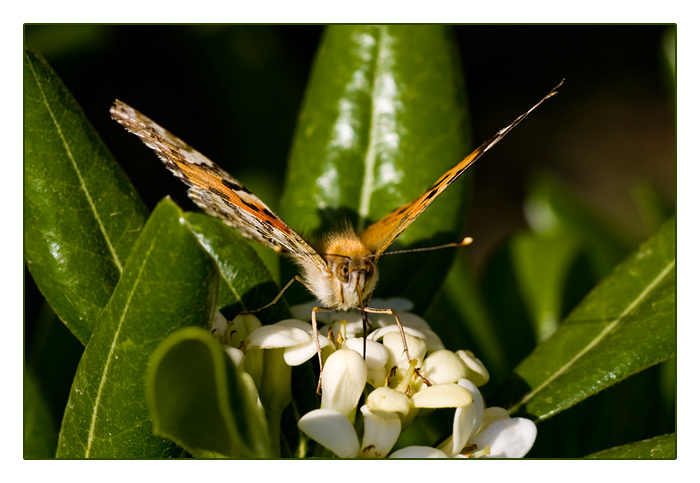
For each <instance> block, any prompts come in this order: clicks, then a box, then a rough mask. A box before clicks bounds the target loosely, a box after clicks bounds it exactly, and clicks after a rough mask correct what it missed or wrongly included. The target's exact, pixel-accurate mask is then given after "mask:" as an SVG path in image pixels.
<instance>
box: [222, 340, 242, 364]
mask: <svg viewBox="0 0 700 483" xmlns="http://www.w3.org/2000/svg"><path fill="white" fill-rule="evenodd" d="M224 350H225V351H226V353H227V354H228V355H229V357H230V358H231V360H232V361H233V365H234V366H236V367H238V366H240V365H241V363H242V362H243V357H245V354H243V351H242V350H240V349H236V348H235V347H229V346H227V345H225V346H224Z"/></svg>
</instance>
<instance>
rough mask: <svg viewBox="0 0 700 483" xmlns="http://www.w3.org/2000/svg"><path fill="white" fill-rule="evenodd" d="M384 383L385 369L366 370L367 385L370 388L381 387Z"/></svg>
mask: <svg viewBox="0 0 700 483" xmlns="http://www.w3.org/2000/svg"><path fill="white" fill-rule="evenodd" d="M385 381H386V369H385V368H384V367H377V368H376V369H369V368H368V369H367V384H369V385H370V386H372V387H382V386H383V385H384V382H385Z"/></svg>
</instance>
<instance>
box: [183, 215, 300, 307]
mask: <svg viewBox="0 0 700 483" xmlns="http://www.w3.org/2000/svg"><path fill="white" fill-rule="evenodd" d="M185 220H186V221H187V226H188V227H189V228H190V229H191V230H192V232H193V233H194V234H195V236H196V237H197V239H198V240H199V242H200V244H201V245H202V247H204V249H205V250H206V251H207V252H208V253H209V255H211V256H212V258H213V259H214V260H215V261H216V263H217V265H218V266H219V272H220V274H221V283H220V284H219V297H218V301H217V308H218V309H228V310H223V313H224V315H227V316H228V318H230V319H232V318H233V317H234V316H235V315H236V313H238V312H242V311H247V310H255V309H258V308H260V307H262V306H264V305H266V304H268V303H270V302H271V301H272V300H273V299H274V298H275V296H277V294H278V293H279V288H278V287H277V284H276V283H275V282H274V281H273V279H272V277H271V275H270V273H269V272H268V270H267V268H266V267H265V264H264V263H263V262H262V260H260V258H259V257H258V255H257V254H256V252H255V250H254V249H253V248H252V247H251V246H250V243H249V242H248V241H246V240H245V239H244V238H243V237H242V236H241V235H239V234H238V232H237V231H236V230H235V229H234V228H232V227H230V226H228V225H226V224H225V223H223V222H222V221H221V220H219V219H217V218H214V217H212V216H208V215H203V214H199V213H186V214H185ZM289 316H290V315H289V308H288V307H287V304H286V302H285V301H284V299H282V300H280V302H279V303H278V304H277V306H275V308H274V309H271V311H270V313H269V318H271V319H273V320H275V321H279V320H281V319H283V318H288V317H289Z"/></svg>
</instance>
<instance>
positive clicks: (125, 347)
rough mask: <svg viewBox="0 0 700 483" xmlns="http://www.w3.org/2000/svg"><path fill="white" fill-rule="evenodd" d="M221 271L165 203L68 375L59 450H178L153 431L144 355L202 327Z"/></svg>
mask: <svg viewBox="0 0 700 483" xmlns="http://www.w3.org/2000/svg"><path fill="white" fill-rule="evenodd" d="M217 282H218V271H217V269H216V265H215V264H214V262H213V260H212V259H211V257H209V255H208V254H207V253H206V252H205V251H204V250H203V249H202V248H201V246H200V245H199V243H198V242H197V239H196V238H195V237H194V235H193V234H192V232H191V231H190V230H189V228H188V227H187V226H186V224H185V223H184V219H183V214H182V212H181V211H180V210H179V209H178V208H177V207H176V206H175V205H174V204H173V203H172V202H171V201H169V200H168V199H165V200H164V201H162V202H161V203H160V204H159V205H158V206H157V207H156V209H155V210H154V212H153V214H152V215H151V217H150V218H149V220H148V223H147V224H146V226H145V227H144V229H143V231H142V233H141V236H140V237H139V239H138V241H137V242H136V245H135V246H134V250H133V251H132V253H131V255H130V257H129V259H128V262H127V264H126V267H125V269H124V273H123V274H122V277H121V279H120V280H119V284H118V285H117V287H116V289H115V290H114V295H113V296H112V298H111V299H110V301H109V304H108V305H107V307H105V310H104V313H103V314H102V317H101V321H100V324H99V326H98V328H97V329H96V330H95V332H94V334H93V337H92V338H91V339H90V342H89V343H88V345H87V347H86V348H85V353H84V354H83V357H82V359H81V361H80V365H79V366H78V370H77V373H76V376H75V380H74V381H73V387H72V390H71V394H70V398H69V400H68V407H67V409H66V412H65V416H64V418H63V426H62V427H61V433H60V436H59V444H58V451H57V456H58V457H63V458H85V457H93V458H158V457H168V456H173V455H175V454H177V453H178V452H179V450H178V448H177V447H176V446H175V445H174V444H173V443H171V442H169V441H166V440H164V439H162V438H159V437H156V436H153V434H152V432H151V421H150V418H149V413H148V408H147V403H146V395H145V387H146V386H145V373H146V368H147V366H148V362H149V357H150V355H151V353H152V352H153V350H154V349H155V348H156V347H157V346H158V344H159V343H160V342H161V341H162V340H163V339H165V338H166V337H167V336H168V334H170V333H171V332H173V331H175V330H176V329H178V328H182V327H188V326H202V327H203V326H207V325H208V324H209V323H210V321H211V319H212V317H213V314H214V310H215V303H216V294H217V291H218V285H217Z"/></svg>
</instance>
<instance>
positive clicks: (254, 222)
mask: <svg viewBox="0 0 700 483" xmlns="http://www.w3.org/2000/svg"><path fill="white" fill-rule="evenodd" d="M110 113H111V114H112V118H113V119H114V120H116V121H118V122H119V123H120V124H121V125H122V126H124V127H125V128H126V129H127V130H128V131H130V132H132V133H134V134H136V135H137V136H138V137H139V138H141V141H143V142H144V144H146V145H147V146H148V147H149V148H151V149H152V150H153V151H155V152H156V154H157V155H158V157H159V158H160V159H161V161H162V162H163V164H164V165H165V167H166V168H168V169H169V170H170V171H172V172H173V174H175V175H176V176H177V177H178V178H180V179H181V180H182V181H184V182H185V183H186V184H187V185H188V186H189V187H190V188H189V190H188V194H189V196H190V198H192V200H193V201H194V202H195V203H197V204H198V205H199V206H200V207H201V208H203V209H204V210H205V211H206V212H207V213H209V214H211V215H214V216H218V217H220V218H222V219H223V220H224V221H225V222H226V223H228V224H229V225H232V226H233V227H234V228H236V229H237V230H238V231H239V232H240V233H241V234H242V235H243V236H246V237H248V238H252V239H254V240H256V241H257V242H259V243H261V244H262V245H265V246H268V247H270V248H272V249H274V250H276V251H278V252H287V253H289V254H290V255H292V256H293V257H295V258H297V259H299V260H301V261H304V262H305V265H307V266H308V265H309V264H311V265H312V266H315V267H316V268H317V269H318V270H319V271H321V272H324V271H326V270H327V267H326V262H325V261H324V260H323V258H322V257H321V256H320V255H319V254H318V253H316V251H315V250H314V249H313V248H311V246H310V245H309V244H308V243H306V241H304V239H303V238H302V237H301V236H299V235H298V234H297V233H296V232H295V231H294V230H292V229H291V228H290V227H289V226H288V225H287V224H286V223H285V222H283V221H282V220H281V219H280V218H279V217H278V216H277V215H275V214H274V213H273V212H272V210H270V208H268V207H267V205H265V203H263V202H262V201H261V200H260V198H258V197H257V196H255V195H254V194H253V193H251V192H250V191H249V190H248V189H247V188H246V187H245V186H243V185H242V184H241V183H240V181H238V180H237V179H236V178H234V177H233V176H231V175H230V174H228V173H227V172H226V171H224V170H223V169H221V168H220V167H219V166H217V165H216V164H215V163H214V162H213V161H211V160H210V159H209V158H207V157H206V156H204V155H203V154H201V153H200V152H199V151H197V150H195V149H194V148H192V147H191V146H190V145H188V144H187V143H185V142H184V141H182V140H181V139H180V138H178V137H177V136H174V135H173V134H171V133H170V132H168V131H166V130H165V129H164V128H162V127H161V126H159V125H158V124H156V123H155V122H153V121H152V120H151V119H149V118H148V117H146V116H144V115H143V114H141V113H140V112H138V111H137V110H136V109H134V108H132V107H131V106H129V105H127V104H125V103H123V102H121V101H118V100H117V101H115V102H114V106H113V107H112V108H111V109H110Z"/></svg>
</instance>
